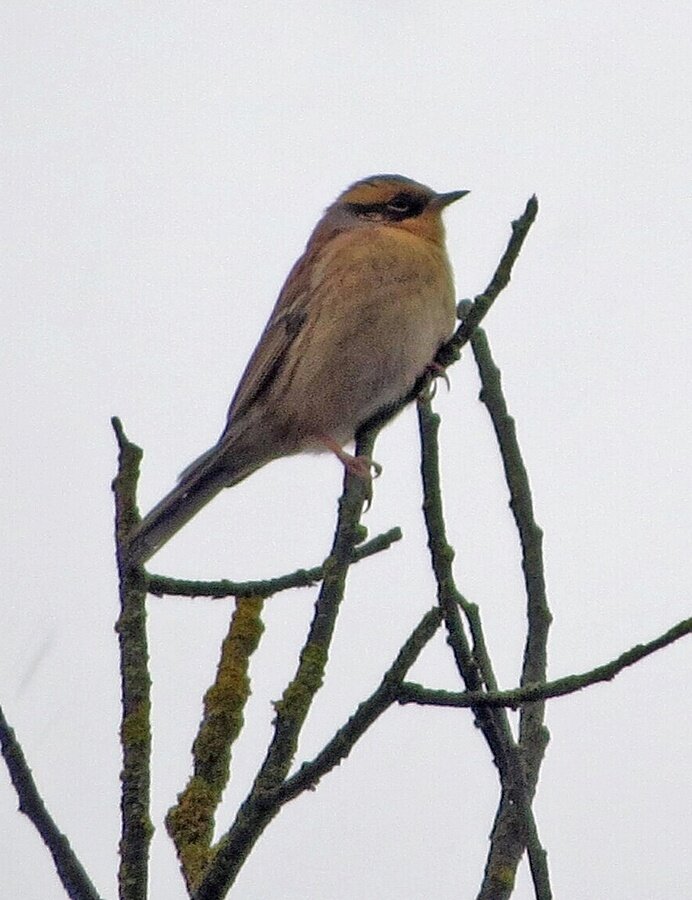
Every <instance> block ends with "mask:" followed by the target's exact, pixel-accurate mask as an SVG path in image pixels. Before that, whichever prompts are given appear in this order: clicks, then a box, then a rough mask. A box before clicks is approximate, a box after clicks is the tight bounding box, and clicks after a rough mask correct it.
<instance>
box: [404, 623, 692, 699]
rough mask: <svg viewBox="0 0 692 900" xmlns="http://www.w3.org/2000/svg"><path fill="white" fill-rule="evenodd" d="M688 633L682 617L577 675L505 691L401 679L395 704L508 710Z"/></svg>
mask: <svg viewBox="0 0 692 900" xmlns="http://www.w3.org/2000/svg"><path fill="white" fill-rule="evenodd" d="M689 634H692V618H690V619H683V620H682V621H681V622H678V623H677V625H674V626H673V627H672V628H670V629H668V631H666V632H665V633H664V634H661V635H659V636H658V637H656V638H654V639H653V640H652V641H648V642H647V643H646V644H637V645H636V646H634V647H631V648H630V649H629V650H625V652H624V653H621V654H620V656H618V657H617V658H616V659H613V660H611V661H610V662H607V663H604V664H603V665H600V666H597V667H596V668H595V669H590V670H589V671H588V672H582V673H581V674H579V675H566V676H565V677H564V678H556V679H555V680H554V681H548V682H547V683H545V684H527V685H524V686H523V687H518V688H514V689H513V690H509V691H489V692H487V693H485V692H482V691H462V692H455V691H437V690H431V689H430V688H424V687H421V685H419V684H415V683H413V682H409V681H405V682H404V683H403V684H402V685H401V688H400V690H399V696H398V697H397V700H398V702H399V703H422V704H425V705H429V706H454V707H457V708H459V707H471V708H475V707H476V706H495V707H497V706H505V707H507V708H508V709H518V708H519V707H521V706H522V705H523V704H526V703H535V702H540V701H544V700H551V699H552V698H554V697H567V696H569V694H575V693H576V692H577V691H581V690H583V689H584V688H587V687H590V686H591V685H593V684H599V683H601V682H605V681H612V680H613V679H614V678H615V677H616V676H617V675H619V674H620V672H622V671H623V670H624V669H626V668H628V667H629V666H633V665H635V663H638V662H641V660H643V659H645V658H646V657H647V656H651V654H652V653H656V652H657V651H658V650H662V649H663V648H664V647H667V646H668V645H669V644H673V643H675V641H679V640H680V638H683V637H686V636H687V635H689Z"/></svg>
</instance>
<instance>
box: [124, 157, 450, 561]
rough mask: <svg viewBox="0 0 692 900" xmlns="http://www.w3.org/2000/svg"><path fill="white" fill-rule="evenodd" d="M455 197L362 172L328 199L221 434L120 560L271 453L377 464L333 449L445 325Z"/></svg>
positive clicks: (399, 394) (160, 540)
mask: <svg viewBox="0 0 692 900" xmlns="http://www.w3.org/2000/svg"><path fill="white" fill-rule="evenodd" d="M466 194H468V191H466V190H457V191H450V192H448V193H437V192H436V191H434V190H432V188H429V187H427V186H426V185H424V184H420V183H418V182H416V181H414V180H412V179H410V178H406V177H404V176H403V175H373V176H370V177H368V178H363V179H361V180H360V181H357V182H355V183H354V184H352V185H350V187H348V188H346V190H344V191H343V192H342V193H341V194H340V195H339V196H338V197H337V198H336V200H335V201H334V202H333V203H332V204H331V205H330V206H328V207H327V209H326V210H325V212H324V215H323V216H322V218H321V219H320V220H319V221H318V223H317V225H316V226H315V228H314V230H313V232H312V234H311V235H310V238H309V240H308V242H307V245H306V247H305V251H304V252H303V254H302V256H301V257H300V258H299V259H298V260H297V262H296V263H295V264H294V266H293V268H292V269H291V270H290V272H289V274H288V277H287V279H286V281H285V283H284V286H283V288H282V289H281V291H280V293H279V296H278V299H277V301H276V304H275V306H274V309H273V311H272V313H271V315H270V317H269V320H268V322H267V324H266V327H265V328H264V331H263V332H262V335H261V337H260V339H259V342H258V344H257V347H256V348H255V351H254V352H253V354H252V356H251V357H250V361H249V362H248V364H247V367H246V369H245V372H244V374H243V376H242V377H241V379H240V383H239V385H238V388H237V390H236V392H235V395H234V397H233V399H232V401H231V405H230V407H229V410H228V416H227V421H226V426H225V428H224V430H223V432H222V434H221V436H220V438H219V440H218V441H217V443H216V444H215V445H214V446H213V447H211V448H210V449H209V450H207V451H206V452H205V453H203V454H202V455H201V456H200V457H199V458H198V459H196V460H195V461H194V462H193V463H192V464H191V465H189V466H188V467H187V468H186V469H185V470H184V471H183V473H182V474H181V475H180V478H179V481H178V484H177V485H176V487H175V488H173V490H172V491H171V492H170V493H169V494H167V495H166V496H165V497H164V498H163V499H162V500H161V501H160V502H159V503H158V504H156V506H154V508H153V509H152V510H151V511H150V512H149V513H148V514H147V515H146V516H145V517H144V518H143V519H142V520H141V522H140V523H139V524H138V525H137V526H135V528H134V529H133V531H132V533H131V535H130V537H129V541H128V547H127V556H128V559H129V561H130V563H131V564H133V565H137V566H142V565H144V564H145V563H146V562H147V561H148V560H149V559H150V558H151V557H152V556H153V555H154V554H155V553H156V552H158V550H160V548H161V547H163V545H164V544H166V543H167V542H168V541H169V540H170V539H171V538H172V537H173V535H175V534H176V533H177V532H178V531H179V530H180V529H181V528H182V527H183V526H184V525H185V524H186V523H187V522H188V521H189V520H190V519H191V518H192V517H193V516H194V515H196V513H197V512H198V511H199V510H200V509H201V508H202V507H203V506H205V505H206V504H207V503H209V501H210V500H212V499H213V498H214V497H215V496H216V495H217V494H218V493H219V492H220V491H221V490H223V489H224V488H227V487H231V486H232V485H235V484H238V482H240V481H242V480H243V479H244V478H247V477H248V475H250V474H251V473H253V472H255V471H257V469H259V468H261V467H262V466H264V465H266V464H267V463H269V462H270V461H272V460H274V459H278V458H279V457H283V456H289V455H292V454H296V453H301V452H322V451H331V452H332V453H334V454H335V455H336V457H337V458H338V459H339V460H340V461H341V463H342V464H343V465H344V466H345V467H346V468H347V469H349V470H350V471H352V472H354V473H355V474H357V475H360V476H361V477H364V478H369V477H370V471H371V466H373V465H375V464H374V463H372V462H371V461H370V460H369V459H366V458H364V457H359V456H353V455H351V454H349V453H347V452H346V450H344V446H345V445H347V444H348V443H349V442H351V441H353V440H354V438H355V435H356V433H357V431H358V429H359V428H360V426H362V425H363V424H364V423H365V422H367V421H368V420H370V419H371V418H373V417H374V416H376V415H377V414H378V413H380V412H382V411H383V410H385V409H387V408H388V407H392V406H395V405H396V404H397V403H398V402H400V401H401V400H403V399H404V398H406V397H407V396H408V395H409V394H410V393H411V391H412V389H413V387H414V385H415V384H416V383H417V381H418V379H419V378H421V377H422V376H424V375H425V374H426V373H428V372H431V373H432V372H434V366H435V364H434V359H435V355H436V353H437V351H438V350H439V348H440V347H441V346H442V344H444V343H445V342H446V341H447V340H448V339H449V338H450V337H451V335H452V333H453V330H454V324H455V307H456V303H455V294H454V279H453V274H452V268H451V264H450V262H449V258H448V255H447V250H446V245H445V230H444V224H443V222H442V212H443V210H444V209H445V208H446V207H447V206H449V205H450V203H454V202H455V201H456V200H459V199H460V198H461V197H464V196H465V195H466Z"/></svg>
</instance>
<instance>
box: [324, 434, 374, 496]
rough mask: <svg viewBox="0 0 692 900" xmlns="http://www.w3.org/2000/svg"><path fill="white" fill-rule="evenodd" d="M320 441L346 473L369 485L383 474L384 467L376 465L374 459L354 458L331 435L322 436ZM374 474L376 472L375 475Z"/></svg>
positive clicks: (367, 457) (365, 457)
mask: <svg viewBox="0 0 692 900" xmlns="http://www.w3.org/2000/svg"><path fill="white" fill-rule="evenodd" d="M319 441H320V443H321V444H322V446H323V447H326V449H327V450H330V451H331V452H332V453H333V454H334V456H336V458H337V459H338V460H339V462H340V463H341V464H342V465H343V467H344V468H345V469H346V471H347V472H349V474H351V475H355V476H356V478H360V479H362V480H363V481H365V482H367V483H368V484H369V483H370V482H371V481H372V479H373V477H374V478H377V477H378V476H379V475H380V474H381V473H382V466H381V465H380V464H379V463H376V462H375V460H374V459H370V457H369V456H353V455H352V454H351V453H347V452H346V451H345V450H344V448H343V447H342V446H340V444H338V443H337V442H336V441H335V440H334V438H332V437H329V435H320V438H319ZM371 470H372V471H371ZM372 472H374V475H373V474H372Z"/></svg>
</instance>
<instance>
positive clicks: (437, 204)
mask: <svg viewBox="0 0 692 900" xmlns="http://www.w3.org/2000/svg"><path fill="white" fill-rule="evenodd" d="M468 193H469V192H468V191H450V192H449V193H448V194H435V196H434V197H433V198H432V200H431V201H430V205H431V206H434V208H435V209H444V208H445V206H449V204H450V203H454V201H455V200H461V198H462V197H465V196H466V195H467V194H468Z"/></svg>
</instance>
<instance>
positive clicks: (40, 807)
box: [0, 708, 100, 900]
mask: <svg viewBox="0 0 692 900" xmlns="http://www.w3.org/2000/svg"><path fill="white" fill-rule="evenodd" d="M0 747H1V749H2V755H3V757H4V759H5V763H6V765H7V769H8V771H9V773H10V778H11V779H12V784H13V785H14V789H15V791H16V792H17V797H18V798H19V811H20V812H23V813H24V815H25V816H26V817H27V818H28V819H29V820H30V821H31V822H32V823H33V825H34V827H35V828H36V830H37V831H38V833H39V834H40V835H41V838H42V839H43V843H44V844H45V845H46V847H48V849H49V850H50V853H51V856H52V857H53V862H54V863H55V868H56V870H57V873H58V877H59V878H60V881H61V882H62V885H63V887H64V888H65V891H66V893H67V895H68V897H70V900H100V897H99V894H98V893H97V891H96V888H95V887H94V886H93V884H92V883H91V881H90V879H89V876H88V875H87V873H86V872H85V871H84V868H83V867H82V864H81V862H80V861H79V860H78V859H77V856H76V855H75V852H74V850H73V849H72V847H71V846H70V842H69V841H68V839H67V838H66V837H65V835H64V834H63V833H62V832H61V831H60V829H59V828H58V826H57V825H56V824H55V821H54V820H53V817H52V816H51V814H50V813H49V812H48V810H47V809H46V806H45V804H44V802H43V799H42V798H41V795H40V794H39V792H38V788H37V787H36V782H35V781H34V779H33V776H32V774H31V769H30V768H29V766H28V764H27V761H26V759H25V757H24V753H23V752H22V748H21V746H20V744H19V741H18V740H17V738H16V737H15V734H14V731H13V730H12V729H11V728H10V726H9V724H8V722H7V719H6V718H5V714H4V713H3V711H2V708H0Z"/></svg>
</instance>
